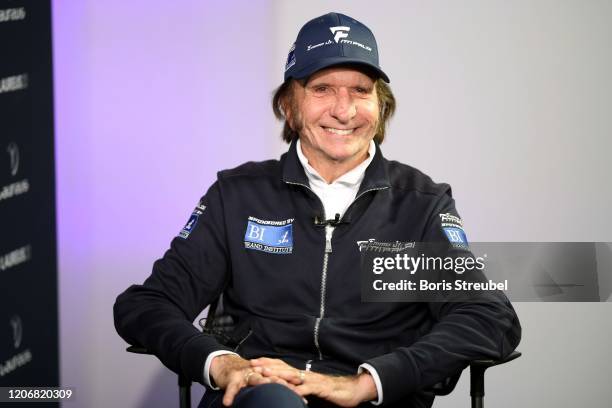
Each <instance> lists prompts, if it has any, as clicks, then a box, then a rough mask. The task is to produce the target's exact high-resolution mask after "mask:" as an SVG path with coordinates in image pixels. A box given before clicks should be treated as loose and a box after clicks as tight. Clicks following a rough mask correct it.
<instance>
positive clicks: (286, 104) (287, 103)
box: [280, 84, 295, 130]
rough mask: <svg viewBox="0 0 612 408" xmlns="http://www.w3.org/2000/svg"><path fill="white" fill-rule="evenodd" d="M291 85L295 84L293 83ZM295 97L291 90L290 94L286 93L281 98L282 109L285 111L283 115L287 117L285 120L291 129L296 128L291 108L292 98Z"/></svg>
mask: <svg viewBox="0 0 612 408" xmlns="http://www.w3.org/2000/svg"><path fill="white" fill-rule="evenodd" d="M290 86H294V85H293V84H292V85H290ZM292 97H294V95H292V92H291V91H289V93H288V94H285V95H284V96H283V97H282V98H281V100H280V106H281V110H282V111H283V116H284V117H285V122H286V123H287V125H288V126H289V127H290V128H291V130H295V128H294V126H293V111H292V109H291V100H290V99H291V98H292Z"/></svg>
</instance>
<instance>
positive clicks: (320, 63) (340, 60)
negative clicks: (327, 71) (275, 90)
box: [288, 57, 391, 83]
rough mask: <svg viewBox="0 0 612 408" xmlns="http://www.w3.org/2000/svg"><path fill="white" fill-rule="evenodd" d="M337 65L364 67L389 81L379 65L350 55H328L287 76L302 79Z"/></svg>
mask: <svg viewBox="0 0 612 408" xmlns="http://www.w3.org/2000/svg"><path fill="white" fill-rule="evenodd" d="M338 65H356V66H361V67H364V68H365V69H366V70H368V71H370V72H372V73H373V74H375V75H377V76H378V77H380V78H382V79H383V80H384V81H385V82H386V83H390V82H391V81H390V80H389V77H388V76H387V74H385V73H384V72H383V70H382V69H380V67H378V66H376V65H373V64H369V63H367V62H364V61H363V60H362V59H357V58H350V57H329V58H321V59H319V60H317V61H316V62H315V63H313V64H310V65H308V66H306V67H304V68H302V69H301V70H299V71H296V72H293V73H291V74H290V75H289V76H288V78H295V79H303V78H306V77H309V76H311V75H312V74H314V73H315V72H317V71H320V70H322V69H324V68H330V67H334V66H338Z"/></svg>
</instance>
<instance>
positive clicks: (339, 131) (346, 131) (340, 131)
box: [323, 127, 355, 136]
mask: <svg viewBox="0 0 612 408" xmlns="http://www.w3.org/2000/svg"><path fill="white" fill-rule="evenodd" d="M323 129H325V130H326V131H328V132H330V133H334V134H336V135H340V136H346V135H350V134H352V133H353V132H354V131H355V129H354V128H353V129H336V128H330V127H324V128H323Z"/></svg>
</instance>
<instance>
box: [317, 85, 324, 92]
mask: <svg viewBox="0 0 612 408" xmlns="http://www.w3.org/2000/svg"><path fill="white" fill-rule="evenodd" d="M326 91H327V87H326V86H323V85H321V86H315V92H326Z"/></svg>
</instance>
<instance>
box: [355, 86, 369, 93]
mask: <svg viewBox="0 0 612 408" xmlns="http://www.w3.org/2000/svg"><path fill="white" fill-rule="evenodd" d="M355 92H357V93H359V94H366V93H368V90H367V89H365V88H361V87H359V86H358V87H357V88H355Z"/></svg>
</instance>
